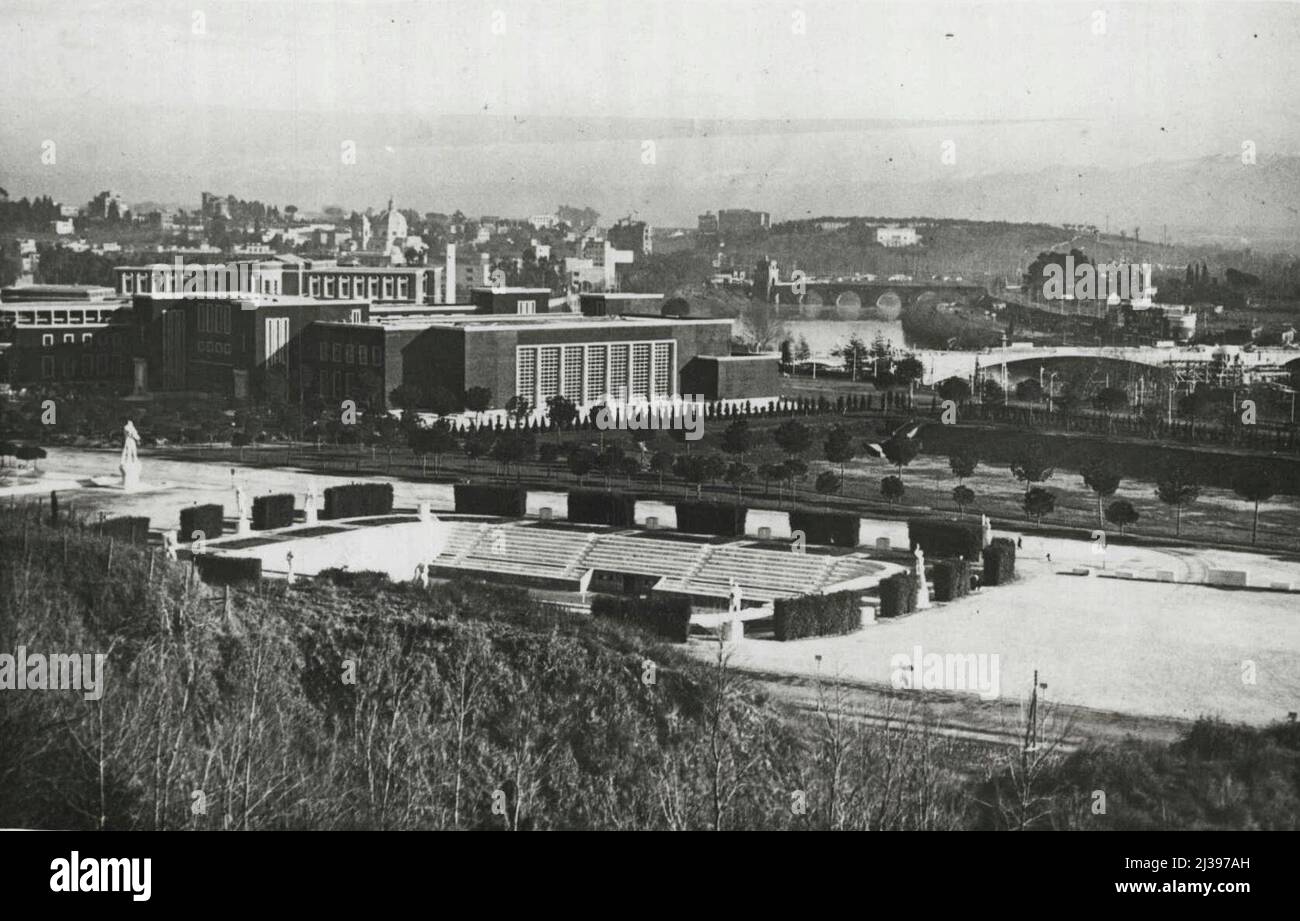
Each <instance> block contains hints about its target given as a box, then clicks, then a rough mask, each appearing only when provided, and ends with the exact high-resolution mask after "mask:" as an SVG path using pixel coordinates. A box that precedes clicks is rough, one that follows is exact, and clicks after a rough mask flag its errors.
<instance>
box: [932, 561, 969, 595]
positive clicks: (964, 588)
mask: <svg viewBox="0 0 1300 921" xmlns="http://www.w3.org/2000/svg"><path fill="white" fill-rule="evenodd" d="M931 575H932V576H933V581H934V600H935V601H953V600H955V599H957V598H960V597H962V596H963V595H966V594H968V593H969V592H970V563H968V562H966V561H965V560H963V559H960V558H959V559H955V560H939V561H938V562H937V563H935V564H934V569H933V570H932V572H931Z"/></svg>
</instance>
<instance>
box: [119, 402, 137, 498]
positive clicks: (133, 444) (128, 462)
mask: <svg viewBox="0 0 1300 921" xmlns="http://www.w3.org/2000/svg"><path fill="white" fill-rule="evenodd" d="M139 446H140V433H139V432H138V431H136V428H135V423H134V422H132V421H131V420H130V419H127V420H126V425H124V426H122V462H121V464H120V465H119V466H118V470H120V471H121V473H122V488H123V489H125V490H132V489H136V488H137V487H139V485H140V455H139V454H138V453H137V452H136V449H137V448H138V447H139Z"/></svg>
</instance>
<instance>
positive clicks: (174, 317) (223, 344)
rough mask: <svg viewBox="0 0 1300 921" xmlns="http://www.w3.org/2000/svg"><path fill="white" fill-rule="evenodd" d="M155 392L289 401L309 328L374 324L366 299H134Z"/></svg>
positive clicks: (170, 296) (142, 352)
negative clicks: (319, 324)
mask: <svg viewBox="0 0 1300 921" xmlns="http://www.w3.org/2000/svg"><path fill="white" fill-rule="evenodd" d="M133 311H134V322H135V324H136V326H137V328H138V329H139V330H140V341H141V345H140V354H139V357H141V358H143V360H144V370H143V374H144V379H145V382H146V384H147V387H148V388H149V389H150V390H163V391H187V390H188V391H200V392H204V393H212V394H219V395H225V396H231V397H234V398H235V399H245V398H247V397H249V396H251V395H259V396H266V397H268V398H271V399H277V398H282V399H285V400H288V399H290V398H292V397H293V396H295V395H297V394H298V393H299V392H300V391H301V390H302V389H303V387H304V382H303V381H302V379H301V369H302V368H303V366H304V363H303V357H304V352H303V349H304V348H305V346H304V344H303V341H302V334H303V331H304V330H305V329H306V328H307V327H308V326H309V325H310V324H312V323H315V322H318V321H322V320H325V321H336V322H337V321H343V322H348V323H367V322H369V318H370V317H369V314H370V304H369V302H368V301H365V300H353V301H337V300H336V301H322V300H313V299H311V298H299V297H287V296H282V297H275V296H270V295H225V296H222V295H200V296H195V297H187V296H184V295H176V294H162V295H144V296H138V297H136V298H135V301H134V304H133Z"/></svg>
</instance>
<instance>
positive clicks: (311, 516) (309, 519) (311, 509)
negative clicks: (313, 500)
mask: <svg viewBox="0 0 1300 921" xmlns="http://www.w3.org/2000/svg"><path fill="white" fill-rule="evenodd" d="M302 511H303V519H302V520H303V521H304V522H306V523H307V524H316V506H314V505H309V506H307V507H306V508H305V509H303V510H302Z"/></svg>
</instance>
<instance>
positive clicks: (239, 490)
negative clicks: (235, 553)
mask: <svg viewBox="0 0 1300 921" xmlns="http://www.w3.org/2000/svg"><path fill="white" fill-rule="evenodd" d="M235 509H236V513H237V514H238V515H239V524H238V530H237V531H236V533H238V534H248V533H250V532H251V531H252V527H251V526H250V525H249V523H248V493H246V492H244V487H242V486H236V487H235Z"/></svg>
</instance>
